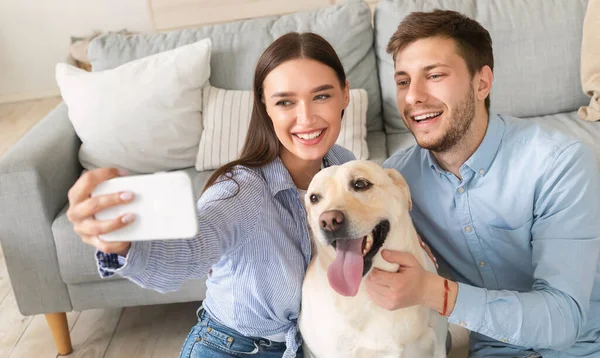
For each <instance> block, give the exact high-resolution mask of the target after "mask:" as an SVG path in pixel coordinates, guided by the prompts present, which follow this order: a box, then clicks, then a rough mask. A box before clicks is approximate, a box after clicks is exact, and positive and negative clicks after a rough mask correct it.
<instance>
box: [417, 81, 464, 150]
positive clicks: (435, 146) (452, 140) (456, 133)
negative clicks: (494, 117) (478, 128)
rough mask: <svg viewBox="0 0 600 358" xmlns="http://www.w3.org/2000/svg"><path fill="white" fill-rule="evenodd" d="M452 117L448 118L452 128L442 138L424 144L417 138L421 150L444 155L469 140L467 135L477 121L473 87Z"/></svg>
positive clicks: (458, 104)
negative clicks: (474, 121) (475, 120)
mask: <svg viewBox="0 0 600 358" xmlns="http://www.w3.org/2000/svg"><path fill="white" fill-rule="evenodd" d="M444 114H445V113H444ZM451 115H452V117H451V118H446V121H447V122H448V123H449V125H450V127H449V128H448V129H447V130H446V133H444V134H443V135H442V137H441V138H439V139H437V140H434V141H427V142H424V141H420V140H419V138H417V136H415V139H416V140H417V143H418V144H419V146H420V147H421V148H424V149H429V150H431V151H432V152H436V153H444V152H448V151H451V150H452V149H454V148H456V147H457V146H458V145H459V144H460V143H462V142H464V141H465V139H467V138H465V134H466V133H467V132H468V131H469V129H470V127H471V123H472V122H473V119H475V94H474V93H473V85H471V86H469V92H468V93H467V94H466V96H465V98H464V99H463V100H462V101H460V102H458V103H457V105H456V107H455V109H454V112H453V113H451ZM413 135H414V133H413Z"/></svg>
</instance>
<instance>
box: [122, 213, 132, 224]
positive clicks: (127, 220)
mask: <svg viewBox="0 0 600 358" xmlns="http://www.w3.org/2000/svg"><path fill="white" fill-rule="evenodd" d="M134 219H135V215H134V214H125V215H124V216H123V217H122V218H121V222H122V223H123V224H129V223H130V222H132V221H133V220H134Z"/></svg>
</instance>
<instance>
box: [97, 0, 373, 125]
mask: <svg viewBox="0 0 600 358" xmlns="http://www.w3.org/2000/svg"><path fill="white" fill-rule="evenodd" d="M293 31H299V32H303V31H311V32H315V33H317V34H319V35H321V36H323V37H324V38H325V39H327V40H328V41H329V42H330V43H331V44H332V46H333V47H334V48H335V50H336V51H337V53H338V55H339V57H340V59H341V61H342V64H343V65H344V68H345V69H346V72H347V76H348V81H349V82H350V86H351V88H364V89H365V90H366V91H367V93H368V94H369V110H368V115H367V118H368V124H367V128H368V130H369V131H373V130H381V129H382V128H383V122H382V119H381V97H380V95H379V82H378V79H377V65H376V61H375V53H374V50H373V46H372V45H373V29H372V27H371V10H370V9H369V7H368V5H367V4H366V3H364V2H359V1H348V2H347V3H346V4H344V5H337V6H332V7H328V8H322V9H316V10H311V11H303V12H298V13H294V14H289V15H282V16H271V17H265V18H259V19H250V20H244V21H237V22H232V23H226V24H218V25H212V26H204V27H199V28H189V29H183V30H175V31H170V32H165V33H157V34H138V35H131V36H126V35H121V34H107V35H104V36H100V37H97V38H95V39H94V40H93V41H92V42H91V43H90V46H89V50H88V54H89V57H90V62H91V64H92V69H93V71H101V70H105V69H108V68H114V67H116V66H119V65H121V64H123V63H126V62H129V61H132V60H135V59H138V58H141V57H145V56H149V55H152V54H155V53H159V52H162V51H166V50H169V49H173V48H175V47H178V46H182V45H185V44H189V43H192V42H196V41H198V40H200V39H203V38H207V37H210V39H211V40H212V45H213V46H212V55H211V77H210V83H211V84H212V85H213V86H215V87H219V88H224V89H235V90H250V89H252V78H253V76H254V66H255V65H256V62H257V60H258V57H259V56H260V54H261V53H262V51H263V50H264V49H265V48H266V47H267V46H268V45H269V44H271V42H273V41H274V40H275V39H276V38H278V37H280V36H281V35H284V34H286V33H288V32H293Z"/></svg>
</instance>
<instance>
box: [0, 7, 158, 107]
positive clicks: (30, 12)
mask: <svg viewBox="0 0 600 358" xmlns="http://www.w3.org/2000/svg"><path fill="white" fill-rule="evenodd" d="M123 28H127V29H128V30H131V31H140V32H149V31H152V24H151V20H150V13H149V11H148V5H147V0H0V103H2V102H10V101H13V100H21V99H30V98H36V97H44V96H48V95H58V94H59V92H58V87H57V86H56V81H55V79H54V65H55V64H56V63H57V62H64V61H66V57H67V55H68V50H69V49H68V47H69V44H70V37H71V36H83V35H88V34H91V33H92V32H93V31H94V30H100V31H103V32H107V31H118V30H120V29H123Z"/></svg>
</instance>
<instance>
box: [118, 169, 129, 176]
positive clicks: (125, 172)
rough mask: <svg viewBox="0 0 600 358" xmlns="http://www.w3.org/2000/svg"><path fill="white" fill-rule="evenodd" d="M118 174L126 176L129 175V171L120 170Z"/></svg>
mask: <svg viewBox="0 0 600 358" xmlns="http://www.w3.org/2000/svg"><path fill="white" fill-rule="evenodd" d="M118 173H119V175H120V176H125V175H127V174H129V171H127V170H125V169H119V171H118Z"/></svg>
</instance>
